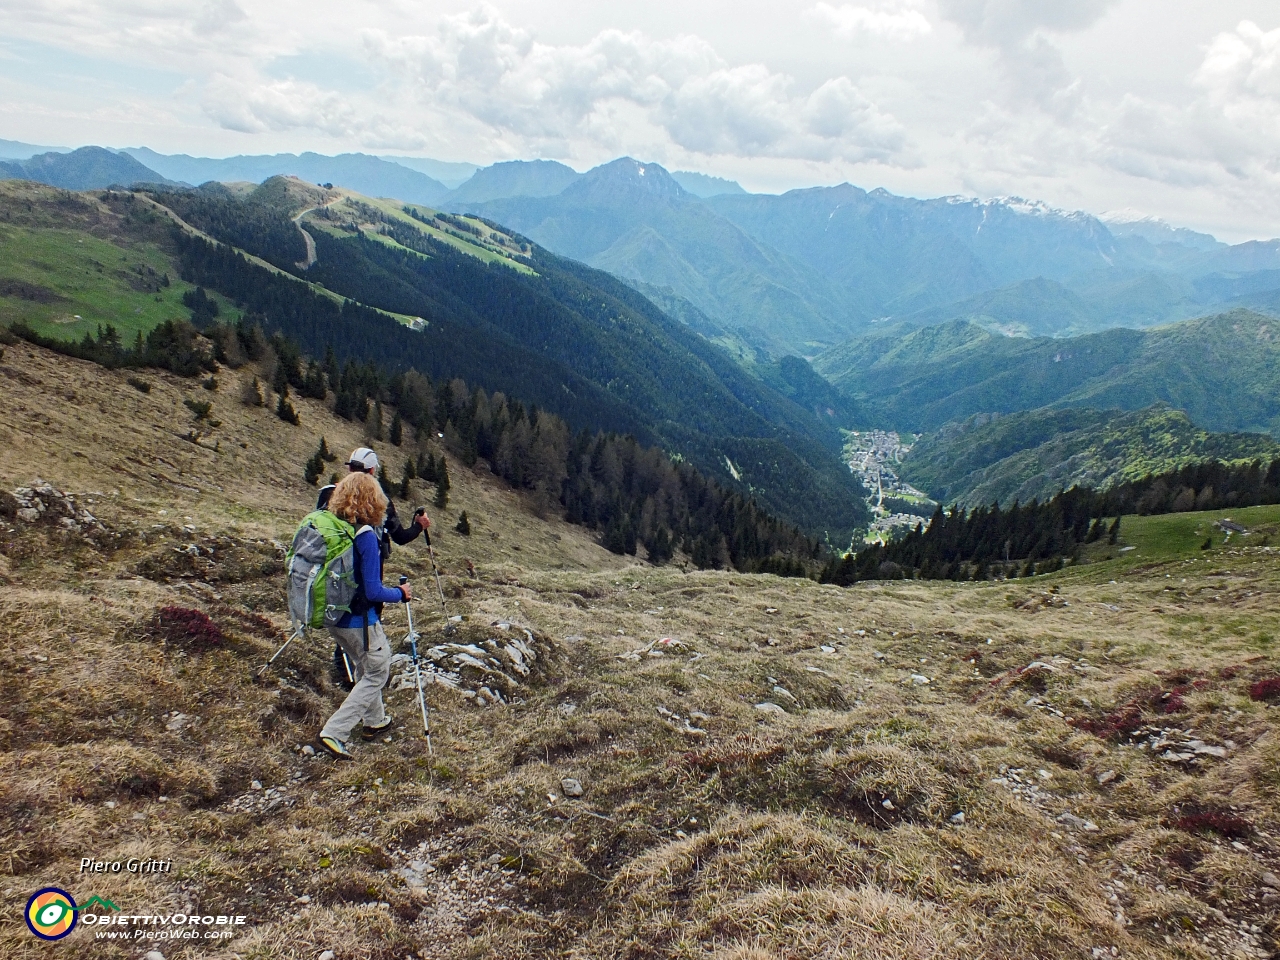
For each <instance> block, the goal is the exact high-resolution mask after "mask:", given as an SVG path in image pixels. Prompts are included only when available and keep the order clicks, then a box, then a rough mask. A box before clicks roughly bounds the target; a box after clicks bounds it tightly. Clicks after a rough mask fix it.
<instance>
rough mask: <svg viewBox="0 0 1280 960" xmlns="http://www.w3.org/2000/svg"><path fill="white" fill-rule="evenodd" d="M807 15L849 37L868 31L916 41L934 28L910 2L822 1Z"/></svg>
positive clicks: (871, 33) (868, 33) (889, 37)
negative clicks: (833, 2)
mask: <svg viewBox="0 0 1280 960" xmlns="http://www.w3.org/2000/svg"><path fill="white" fill-rule="evenodd" d="M805 15H806V17H808V18H809V19H811V20H816V21H818V22H820V23H825V24H828V25H830V26H831V27H833V28H834V29H835V32H836V35H837V36H840V37H844V38H846V39H848V38H850V37H856V36H860V35H863V34H867V35H870V36H874V37H884V38H886V39H890V40H914V39H915V38H916V37H920V36H924V35H925V34H926V33H930V32H931V31H932V30H933V24H931V23H930V22H929V18H928V17H926V16H925V15H924V14H923V13H921V12H920V11H919V10H917V9H916V8H915V7H913V6H910V5H909V4H907V3H903V2H898V3H888V4H883V5H876V6H854V5H853V4H849V3H846V4H841V5H840V6H838V7H833V6H832V5H831V4H829V3H825V2H822V3H819V4H818V5H817V6H815V7H813V8H812V9H810V10H808V11H807V12H806V14H805Z"/></svg>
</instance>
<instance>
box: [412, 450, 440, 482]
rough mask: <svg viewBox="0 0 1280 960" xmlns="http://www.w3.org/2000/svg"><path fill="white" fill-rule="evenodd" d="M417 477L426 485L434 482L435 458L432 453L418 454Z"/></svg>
mask: <svg viewBox="0 0 1280 960" xmlns="http://www.w3.org/2000/svg"><path fill="white" fill-rule="evenodd" d="M417 474H418V476H419V477H420V478H421V479H422V480H424V481H426V482H427V483H435V482H436V458H435V454H432V453H420V454H418V468H417Z"/></svg>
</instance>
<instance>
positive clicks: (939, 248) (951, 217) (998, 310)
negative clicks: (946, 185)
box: [0, 141, 1280, 365]
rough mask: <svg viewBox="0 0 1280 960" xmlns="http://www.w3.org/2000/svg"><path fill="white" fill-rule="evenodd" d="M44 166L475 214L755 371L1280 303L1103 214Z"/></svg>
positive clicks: (395, 169) (547, 182) (545, 175)
mask: <svg viewBox="0 0 1280 960" xmlns="http://www.w3.org/2000/svg"><path fill="white" fill-rule="evenodd" d="M40 149H42V148H39V147H35V146H33V145H29V144H21V143H17V142H14V141H0V154H5V153H8V154H11V155H13V156H14V157H17V158H19V159H18V160H17V161H16V165H15V161H9V162H8V163H7V164H6V165H4V166H3V167H0V175H8V176H15V177H17V176H23V177H29V178H32V179H37V180H40V181H42V182H46V183H51V184H55V185H59V186H65V187H68V188H72V189H92V188H97V187H102V186H107V185H109V184H113V183H115V184H123V185H128V184H132V183H140V182H159V183H164V182H169V181H172V182H175V183H185V184H191V185H194V184H198V183H202V182H205V181H207V180H219V181H222V182H233V181H249V182H252V183H258V182H261V181H263V180H264V179H266V178H267V177H270V176H273V175H277V174H286V173H287V174H292V175H296V176H298V177H300V178H301V179H303V180H307V181H310V182H313V183H335V184H339V185H342V186H346V187H349V188H351V189H354V190H357V191H358V192H361V193H364V194H366V195H369V196H393V197H396V198H398V199H401V200H404V201H407V202H411V203H419V204H424V205H427V206H430V207H433V208H437V209H444V210H451V211H455V212H464V213H472V214H477V215H480V216H483V217H485V218H487V219H490V220H493V221H494V222H497V223H501V224H504V225H506V226H508V227H511V228H513V229H515V230H518V231H519V232H521V233H522V234H524V235H525V236H527V237H529V238H530V239H532V240H534V241H536V242H537V243H538V244H540V245H541V246H543V247H544V248H545V249H547V250H549V251H553V252H555V253H558V254H560V255H562V256H568V257H571V258H574V259H578V260H582V261H583V262H586V263H589V264H591V265H592V266H595V267H598V268H600V269H603V270H607V271H608V272H610V273H613V274H614V275H615V276H618V277H620V278H622V279H623V280H625V281H626V282H628V283H630V284H631V285H633V286H634V287H635V288H636V289H638V290H640V291H642V292H644V293H645V294H646V295H647V296H650V297H651V298H653V299H655V300H657V301H658V302H660V303H661V305H662V307H663V309H664V310H666V311H667V312H668V313H670V314H672V315H674V316H678V317H680V318H682V319H686V320H689V321H691V322H693V323H695V324H697V325H699V326H698V329H699V330H700V332H702V333H703V334H704V335H706V336H709V337H710V338H711V339H713V340H716V341H717V342H719V343H721V345H723V346H727V347H729V348H730V349H731V350H734V351H736V352H737V353H738V354H739V355H740V359H742V360H744V361H745V362H747V363H748V365H750V364H752V363H755V362H767V361H769V360H770V359H776V358H777V357H780V356H784V355H786V354H798V355H801V356H806V357H813V356H816V355H817V354H818V353H820V352H822V351H823V350H824V349H827V348H829V347H832V346H834V345H836V344H838V343H840V342H841V341H843V340H846V339H848V338H850V337H853V336H860V335H866V334H871V335H879V334H881V333H885V332H890V331H892V332H896V333H902V332H906V331H910V330H912V329H916V328H919V327H922V326H931V325H936V324H939V323H942V322H945V321H947V320H951V319H957V318H963V319H966V320H969V321H971V322H973V323H974V324H977V325H979V326H982V327H987V328H989V329H992V330H995V331H999V332H1003V333H1007V334H1013V335H1017V336H1053V337H1063V336H1074V335H1079V334H1085V333H1090V332H1097V331H1101V330H1107V329H1110V328H1113V327H1132V328H1142V327H1149V326H1155V325H1160V324H1164V323H1169V322H1173V321H1177V320H1183V319H1189V318H1193V317H1197V316H1202V315H1204V314H1206V313H1210V312H1213V311H1215V310H1223V309H1230V308H1232V307H1251V308H1254V309H1257V310H1262V311H1264V312H1273V311H1275V309H1276V304H1277V303H1280V241H1254V242H1249V243H1243V244H1237V245H1235V246H1229V245H1227V244H1224V243H1221V242H1219V241H1217V240H1216V239H1214V238H1213V237H1211V236H1209V235H1208V234H1203V233H1197V232H1195V231H1192V230H1187V229H1185V228H1177V227H1174V226H1171V225H1169V224H1167V223H1164V222H1163V221H1160V220H1157V219H1154V218H1151V217H1144V216H1142V215H1140V214H1137V213H1134V212H1132V211H1118V212H1112V213H1108V214H1104V215H1103V216H1102V217H1095V216H1092V215H1090V214H1087V213H1081V212H1078V211H1076V212H1072V211H1062V210H1057V209H1054V208H1052V207H1050V206H1048V205H1046V204H1043V203H1039V202H1033V201H1026V200H1022V199H1019V198H998V199H994V200H983V201H980V200H973V199H969V198H961V197H942V198H936V199H928V200H919V199H914V198H910V197H900V196H895V195H894V194H891V193H889V192H888V191H885V190H883V189H877V190H871V191H866V190H862V189H860V188H858V187H854V186H851V185H849V184H840V185H838V186H833V187H814V188H808V189H800V190H792V191H790V192H788V193H785V194H782V195H781V196H772V195H765V194H750V193H747V192H746V191H744V190H743V189H742V187H741V186H740V185H738V184H737V183H734V182H733V181H729V180H722V179H719V178H716V177H710V176H707V175H705V174H700V173H696V172H690V171H678V172H675V173H669V172H668V171H667V170H665V169H664V168H663V167H661V166H660V165H658V164H652V163H642V162H639V161H636V160H633V159H631V158H625V157H624V158H621V159H619V160H615V161H612V162H610V163H606V164H603V165H601V166H598V167H595V168H593V169H591V170H588V171H587V172H585V173H579V172H577V171H575V170H573V169H572V168H570V167H568V166H566V165H564V164H561V163H557V162H555V161H550V160H534V161H510V162H503V163H497V164H493V165H492V166H489V167H484V168H478V167H475V166H474V165H471V164H460V163H446V162H442V161H434V160H426V159H417V158H405V157H375V156H370V155H367V154H344V155H341V156H337V157H327V156H322V155H320V154H315V153H304V154H301V155H293V154H277V155H273V156H240V157H231V158H227V159H224V160H211V159H207V158H200V157H190V156H185V155H176V156H166V155H163V154H160V153H157V152H155V151H152V150H149V149H147V148H141V147H140V148H129V149H127V150H124V151H108V150H102V149H100V148H81V149H80V150H77V151H74V152H54V151H45V152H44V153H43V154H41V153H38V152H36V151H39V150H40ZM59 149H60V148H59ZM86 151H88V152H86ZM111 156H119V157H127V158H129V159H131V160H133V161H136V162H137V164H139V165H140V166H127V165H124V164H123V163H117V162H115V161H112V160H111V159H110V158H111Z"/></svg>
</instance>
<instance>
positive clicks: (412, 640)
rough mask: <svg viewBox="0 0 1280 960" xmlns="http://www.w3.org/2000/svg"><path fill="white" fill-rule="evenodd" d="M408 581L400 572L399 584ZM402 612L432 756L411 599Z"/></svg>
mask: <svg viewBox="0 0 1280 960" xmlns="http://www.w3.org/2000/svg"><path fill="white" fill-rule="evenodd" d="M408 582H409V578H408V577H406V576H405V575H404V574H401V575H400V583H401V585H404V584H406V583H408ZM404 612H405V614H406V615H407V616H408V617H409V650H410V652H411V653H412V654H413V679H414V680H415V681H416V682H417V684H418V706H419V707H421V708H422V733H423V735H424V736H425V737H426V738H427V755H428V756H432V757H434V756H435V755H436V752H435V750H433V749H432V747H431V722H430V720H428V719H427V697H426V694H424V693H423V692H422V670H421V668H420V667H419V666H418V632H417V631H416V630H414V629H413V602H412V601H411V600H406V601H405V604H404Z"/></svg>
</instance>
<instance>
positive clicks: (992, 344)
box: [813, 310, 1280, 432]
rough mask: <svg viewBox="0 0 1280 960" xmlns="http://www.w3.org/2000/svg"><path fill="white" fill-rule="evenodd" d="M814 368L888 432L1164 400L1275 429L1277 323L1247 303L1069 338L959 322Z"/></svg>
mask: <svg viewBox="0 0 1280 960" xmlns="http://www.w3.org/2000/svg"><path fill="white" fill-rule="evenodd" d="M813 365H814V369H816V370H817V371H818V372H819V373H820V374H822V375H823V376H825V377H826V378H827V379H828V380H830V381H831V383H832V384H833V385H834V386H835V387H836V389H838V390H839V391H840V392H841V393H843V394H844V395H845V396H847V397H848V398H850V399H851V400H853V401H855V402H856V403H858V404H859V405H860V406H861V407H862V408H863V409H865V410H866V411H867V415H868V417H870V418H871V419H872V420H873V422H876V423H878V424H880V425H883V426H885V427H894V428H897V429H907V430H912V431H922V430H923V431H927V430H934V429H936V428H938V427H939V426H941V425H942V424H944V423H946V422H948V421H951V420H957V419H962V418H964V417H968V416H970V415H972V414H975V413H1015V412H1018V411H1023V410H1034V409H1037V408H1039V407H1092V408H1096V409H1107V408H1119V409H1124V410H1137V409H1141V408H1143V407H1148V406H1150V405H1151V404H1153V403H1166V404H1168V405H1169V406H1171V407H1174V408H1175V409H1179V410H1185V411H1186V412H1187V414H1188V415H1189V416H1190V417H1191V418H1192V419H1193V420H1194V421H1195V422H1196V423H1197V424H1199V425H1201V426H1202V427H1205V428H1206V429H1209V430H1249V431H1261V432H1280V320H1277V319H1276V318H1275V317H1270V316H1264V315H1262V314H1259V313H1255V312H1252V311H1248V310H1234V311H1231V312H1229V313H1225V314H1220V315H1218V316H1213V317H1205V318H1202V319H1199V320H1188V321H1184V322H1182V323H1177V324H1171V325H1169V326H1165V327H1157V328H1154V329H1151V330H1125V329H1115V330H1107V331H1104V332H1102V333H1094V334H1089V335H1087V336H1082V337H1072V338H1069V339H1051V338H1047V337H1037V338H1020V337H1006V336H1002V335H1001V334H998V333H994V332H992V331H990V330H985V329H983V328H982V327H979V326H976V325H975V324H972V323H969V322H967V321H963V320H955V321H951V322H948V323H945V324H942V325H940V326H934V327H926V328H923V329H920V330H917V331H915V332H913V333H910V334H908V335H907V336H905V337H903V336H880V337H877V336H871V337H863V338H859V339H855V340H851V341H849V342H848V343H844V344H841V345H840V346H838V347H835V348H833V349H831V350H828V351H827V352H826V353H824V354H822V355H821V356H819V357H817V358H816V359H815V360H814V364H813Z"/></svg>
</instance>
